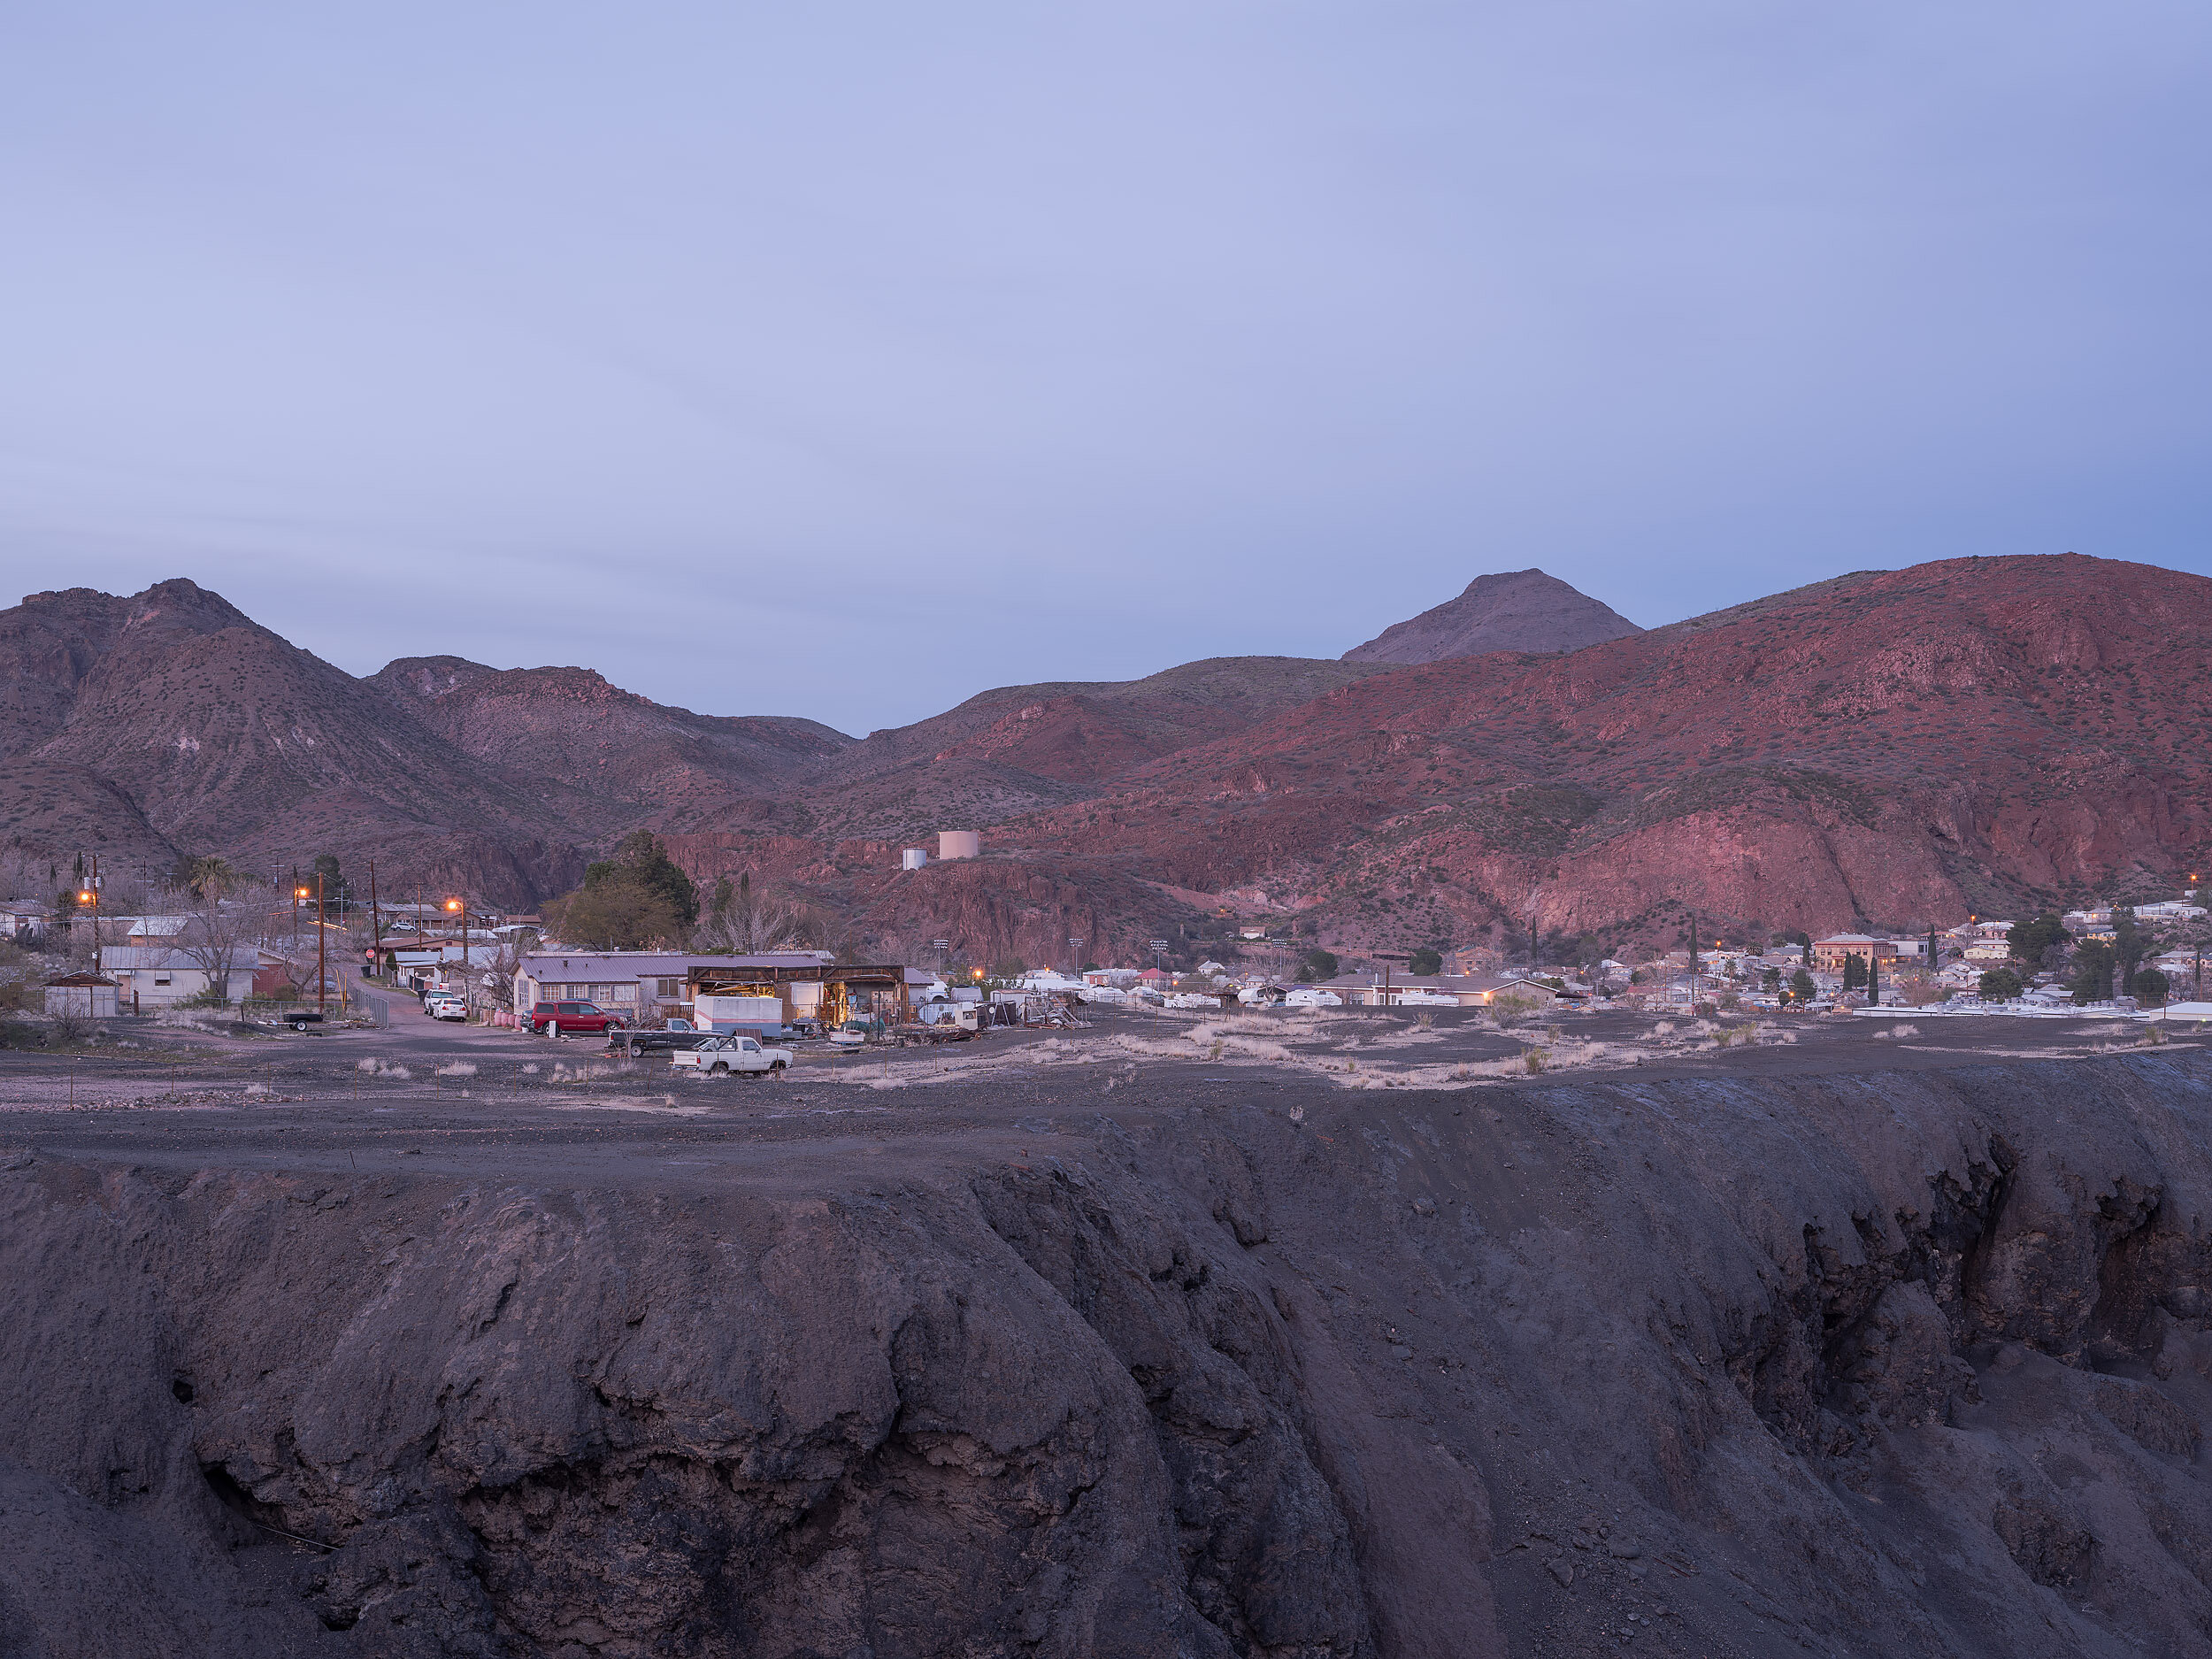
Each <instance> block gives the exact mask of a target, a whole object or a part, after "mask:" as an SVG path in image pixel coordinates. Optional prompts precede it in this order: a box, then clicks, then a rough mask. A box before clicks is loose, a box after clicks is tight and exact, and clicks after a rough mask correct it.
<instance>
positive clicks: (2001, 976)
mask: <svg viewBox="0 0 2212 1659" xmlns="http://www.w3.org/2000/svg"><path fill="white" fill-rule="evenodd" d="M1978 988H1979V989H1980V991H1981V994H1982V998H1983V1000H1984V1001H1985V1002H2010V1001H2012V999H2013V998H2014V997H2016V996H2017V995H2020V992H2021V988H2022V987H2021V984H2020V976H2019V975H2018V974H2016V973H2015V972H2013V971H2012V970H2011V969H2010V968H1991V969H1990V970H1988V971H1987V972H1985V973H1984V974H1983V975H1982V978H1981V984H1980V987H1978Z"/></svg>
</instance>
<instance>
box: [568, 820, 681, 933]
mask: <svg viewBox="0 0 2212 1659" xmlns="http://www.w3.org/2000/svg"><path fill="white" fill-rule="evenodd" d="M610 881H628V882H634V883H635V884H636V885H637V886H638V887H641V888H643V889H644V890H645V892H646V893H648V894H649V895H651V896H652V897H654V898H657V899H658V900H660V901H661V902H663V903H664V904H665V905H667V907H668V908H669V909H670V910H672V911H673V912H674V913H675V915H676V917H677V918H678V919H679V920H680V921H681V922H682V923H683V925H684V926H686V927H688V926H691V925H692V924H693V923H694V922H695V921H697V920H698V919H699V890H698V889H697V888H696V887H693V886H692V885H691V878H690V877H689V876H687V875H686V874H685V873H684V872H683V871H682V870H681V869H680V868H679V867H678V866H677V864H676V861H675V860H674V859H672V858H671V857H670V856H668V849H666V848H665V847H664V846H662V845H661V842H660V837H658V836H657V835H656V834H654V833H653V832H652V831H650V830H633V831H631V832H630V833H628V834H627V835H626V836H624V837H623V838H622V843H621V845H620V846H618V847H617V848H616V849H614V856H613V857H612V858H609V859H605V860H603V861H602V862H600V863H598V864H592V865H590V866H589V867H588V868H587V869H586V870H585V872H584V886H585V887H594V886H598V885H603V884H605V883H607V882H610Z"/></svg>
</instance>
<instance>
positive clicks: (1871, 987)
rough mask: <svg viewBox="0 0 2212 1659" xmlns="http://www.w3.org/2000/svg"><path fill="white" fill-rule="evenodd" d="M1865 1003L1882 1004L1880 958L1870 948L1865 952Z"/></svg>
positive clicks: (1875, 1006) (1877, 1006)
mask: <svg viewBox="0 0 2212 1659" xmlns="http://www.w3.org/2000/svg"><path fill="white" fill-rule="evenodd" d="M1866 1005H1867V1006H1868V1007H1869V1008H1879V1007H1881V1005H1882V959H1881V957H1879V956H1876V955H1875V954H1874V952H1872V951H1868V952H1867V953H1866Z"/></svg>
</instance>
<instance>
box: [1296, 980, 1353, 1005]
mask: <svg viewBox="0 0 2212 1659" xmlns="http://www.w3.org/2000/svg"><path fill="white" fill-rule="evenodd" d="M1283 1006H1284V1007H1285V1008H1342V1007H1343V1006H1344V999H1343V998H1342V997H1340V996H1339V995H1337V994H1336V993H1335V992H1334V991H1325V990H1323V989H1322V988H1321V987H1319V986H1317V985H1300V986H1294V987H1292V988H1291V989H1290V990H1289V991H1288V992H1287V993H1286V994H1285V995H1284V997H1283Z"/></svg>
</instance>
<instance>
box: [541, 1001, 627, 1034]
mask: <svg viewBox="0 0 2212 1659" xmlns="http://www.w3.org/2000/svg"><path fill="white" fill-rule="evenodd" d="M627 1024H628V1022H627V1021H626V1020H625V1019H624V1018H622V1016H621V1015H619V1014H610V1013H609V1012H607V1010H605V1009H603V1008H601V1007H600V1006H599V1005H598V1004H597V1003H596V1002H533V1003H531V1004H530V1029H531V1031H532V1032H534V1033H544V1032H551V1033H553V1035H555V1036H556V1037H572V1036H574V1035H575V1034H576V1033H578V1032H584V1033H588V1034H590V1035H597V1034H598V1033H601V1032H605V1031H620V1030H622V1029H623V1028H624V1026H625V1025H627Z"/></svg>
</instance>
